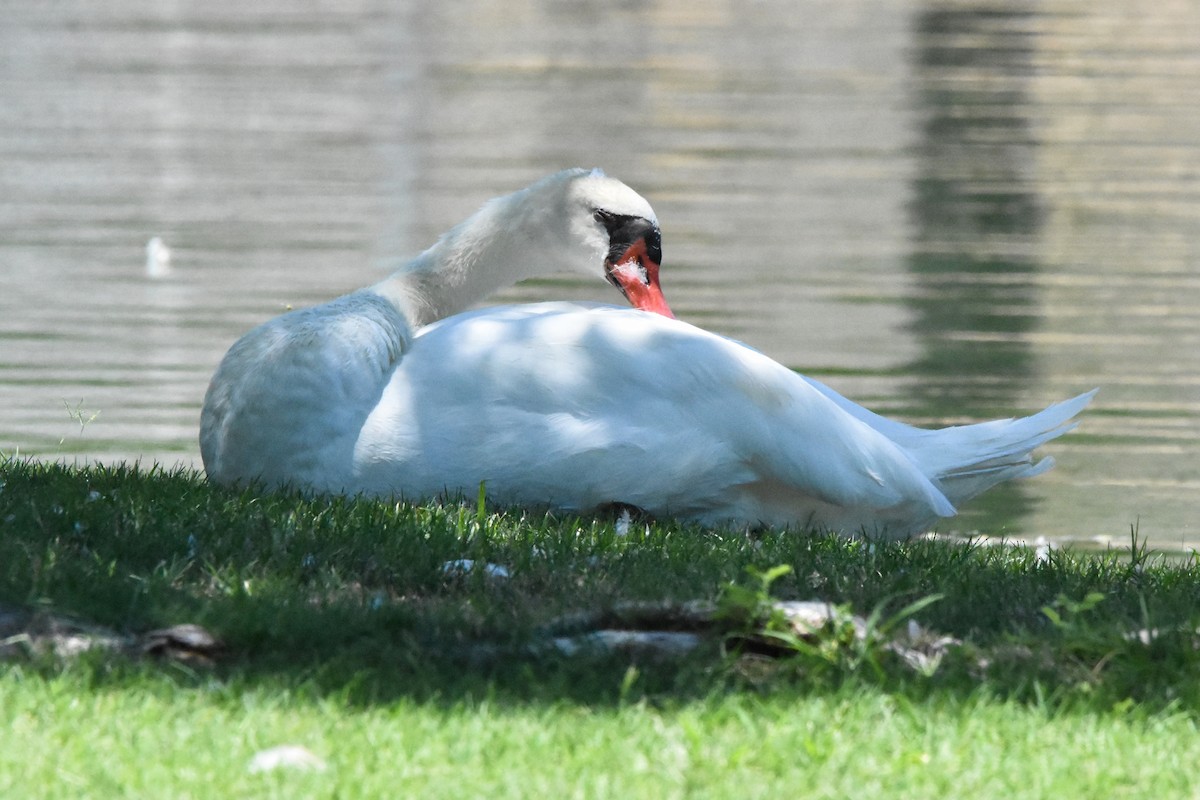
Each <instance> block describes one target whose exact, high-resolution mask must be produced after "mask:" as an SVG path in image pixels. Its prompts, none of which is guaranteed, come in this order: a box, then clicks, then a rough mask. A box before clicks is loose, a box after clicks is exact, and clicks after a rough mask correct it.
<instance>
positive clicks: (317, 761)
mask: <svg viewBox="0 0 1200 800" xmlns="http://www.w3.org/2000/svg"><path fill="white" fill-rule="evenodd" d="M276 769H299V770H315V771H317V772H320V771H322V770H324V769H325V760H324V759H323V758H321V757H320V756H318V755H316V754H315V753H313V752H312V751H311V750H309V749H308V748H306V747H301V746H300V745H298V744H281V745H279V746H278V747H270V748H267V749H266V750H263V751H261V752H258V753H255V754H254V758H252V759H250V772H252V773H253V772H270V771H271V770H276Z"/></svg>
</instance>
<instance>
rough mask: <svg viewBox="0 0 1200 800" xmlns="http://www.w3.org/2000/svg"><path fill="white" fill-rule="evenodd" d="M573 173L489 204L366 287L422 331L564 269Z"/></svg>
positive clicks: (556, 177)
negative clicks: (523, 283) (492, 296)
mask: <svg viewBox="0 0 1200 800" xmlns="http://www.w3.org/2000/svg"><path fill="white" fill-rule="evenodd" d="M576 172H577V171H576V170H568V171H566V172H561V173H558V174H557V175H553V176H551V177H550V178H548V179H545V180H543V181H539V182H538V183H535V184H534V185H532V186H530V187H528V188H526V189H522V190H521V191H519V192H515V193H513V194H510V195H505V196H504V197H498V198H496V199H494V200H491V201H489V202H488V203H486V204H485V205H484V206H483V208H481V209H479V211H477V212H475V213H474V214H472V215H471V216H470V217H468V218H467V219H466V220H464V221H463V222H461V223H459V224H458V225H456V226H455V227H453V228H451V229H450V230H449V231H447V232H446V234H445V235H443V236H442V237H441V238H440V239H438V241H437V242H436V243H435V244H434V245H433V246H432V247H430V248H429V249H428V250H426V251H425V252H423V253H421V254H420V255H419V256H417V257H416V258H414V259H413V260H412V261H410V262H409V263H408V264H406V265H404V266H403V267H401V268H400V269H399V270H397V271H396V272H395V273H393V274H392V275H391V276H390V277H389V278H387V279H385V280H383V281H381V282H380V283H378V284H376V285H375V286H373V287H371V289H372V290H373V291H374V292H376V293H377V294H380V295H382V296H384V297H386V298H387V299H388V300H390V301H391V302H392V303H394V304H395V305H396V306H397V307H398V308H399V309H400V311H401V312H402V313H403V314H404V315H405V316H406V317H407V318H408V320H409V322H410V324H412V325H413V327H420V326H422V325H427V324H429V323H430V322H434V321H435V320H439V319H441V318H443V317H447V316H450V315H452V314H456V313H458V312H459V311H463V310H464V309H466V308H468V307H470V306H471V305H473V304H474V303H477V302H478V301H480V300H482V299H483V298H484V297H486V296H487V295H489V294H491V293H492V292H494V291H496V290H497V289H501V288H504V287H505V286H511V285H512V284H514V283H516V282H518V281H521V280H524V279H525V278H532V277H537V276H539V275H545V274H550V273H553V272H558V271H561V270H563V269H564V268H566V267H568V263H567V258H569V256H567V255H566V253H565V243H566V239H567V234H566V229H565V221H564V219H563V214H562V213H561V211H560V210H559V209H560V208H561V206H562V205H563V203H564V202H565V200H564V194H565V187H566V185H567V184H568V182H569V181H570V179H571V178H573V177H574V176H575V173H576ZM578 172H580V173H582V172H583V170H578Z"/></svg>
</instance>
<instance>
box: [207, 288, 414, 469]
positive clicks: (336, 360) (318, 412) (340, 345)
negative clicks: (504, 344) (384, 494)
mask: <svg viewBox="0 0 1200 800" xmlns="http://www.w3.org/2000/svg"><path fill="white" fill-rule="evenodd" d="M410 338H411V336H410V333H409V330H408V325H407V323H406V322H405V320H404V317H403V316H402V315H401V314H400V313H399V312H398V311H397V310H396V308H395V307H394V306H393V305H392V304H391V303H389V302H387V301H386V300H384V299H383V298H381V297H379V296H378V295H375V294H373V293H371V292H356V293H354V294H350V295H346V296H344V297H340V298H338V299H336V300H333V301H331V302H329V303H325V304H323V305H319V306H315V307H313V308H306V309H301V310H297V311H292V312H289V313H287V314H284V315H282V316H280V317H276V318H275V319H272V320H270V321H269V322H266V323H264V324H263V325H260V326H259V327H257V328H255V329H253V330H251V331H250V332H249V333H247V334H246V335H245V336H243V337H242V338H241V339H239V340H238V341H237V342H236V343H235V344H234V346H233V347H232V348H230V350H229V352H228V353H227V354H226V355H225V358H224V360H222V362H221V365H220V366H219V367H218V369H217V371H216V373H215V374H214V375H213V379H212V381H211V382H210V384H209V388H208V392H207V394H206V396H205V401H204V410H203V412H202V414H201V423H200V449H201V455H202V457H203V459H204V466H205V470H206V471H207V473H208V475H209V478H210V479H211V480H214V481H216V482H218V483H222V484H244V483H248V482H252V481H259V482H262V483H264V484H266V485H268V486H279V485H293V486H297V487H302V488H308V489H316V490H320V491H345V490H353V489H354V486H353V485H352V484H351V482H350V474H351V466H352V458H353V448H354V443H355V442H356V441H357V439H358V434H359V431H360V429H361V428H362V424H363V422H364V421H365V419H366V418H367V415H368V414H369V413H370V411H371V410H372V409H373V408H374V407H375V405H376V404H377V403H378V401H379V397H380V395H381V394H382V393H383V390H384V388H385V387H386V386H387V383H388V380H389V378H390V376H391V374H392V372H393V371H394V369H395V367H396V365H397V364H398V363H400V361H401V357H402V355H403V353H404V352H405V350H406V349H407V347H408V343H409V341H410Z"/></svg>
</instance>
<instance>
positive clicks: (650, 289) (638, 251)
mask: <svg viewBox="0 0 1200 800" xmlns="http://www.w3.org/2000/svg"><path fill="white" fill-rule="evenodd" d="M660 252H661V251H660ZM604 273H605V275H606V276H607V277H608V280H609V282H610V283H612V285H613V286H616V287H617V288H618V289H620V290H621V294H623V295H625V299H626V300H628V301H629V302H630V304H631V305H632V306H633V307H634V308H640V309H641V310H642V311H652V312H654V313H655V314H662V315H663V316H664V317H668V318H670V319H675V315H674V314H672V313H671V307H670V306H668V305H667V298H665V297H663V292H662V287H661V286H660V285H659V283H658V261H656V260H655V259H654V258H653V257H651V254H650V248H648V247H647V245H646V239H645V237H639V238H637V239H635V240H634V241H633V243H632V244H631V245H629V247H628V248H626V249H625V252H624V253H622V254H621V256H620V257H619V258H617V259H616V260H613V259H612V258H609V259H608V260H606V261H605V262H604Z"/></svg>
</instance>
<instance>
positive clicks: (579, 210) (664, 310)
mask: <svg viewBox="0 0 1200 800" xmlns="http://www.w3.org/2000/svg"><path fill="white" fill-rule="evenodd" d="M566 175H567V176H568V181H567V185H566V190H567V191H566V205H567V224H568V231H567V238H568V240H569V241H570V242H571V244H572V249H573V250H576V251H577V252H580V253H582V254H583V255H584V258H583V259H582V261H579V262H578V263H577V266H578V267H579V268H580V269H582V270H584V271H585V272H588V273H590V274H596V273H600V274H601V275H602V276H603V277H604V279H605V280H607V281H608V282H609V283H611V284H612V285H613V286H615V287H617V289H618V290H620V292H621V294H623V295H625V298H626V299H627V300H628V301H629V302H630V303H631V304H632V305H634V306H635V307H637V308H640V309H642V310H644V311H653V312H655V313H657V314H662V315H664V316H667V317H674V316H675V315H674V314H672V313H671V309H670V307H669V306H668V305H667V301H666V298H664V297H663V293H662V287H661V286H660V285H659V282H658V268H659V264H660V263H661V262H662V234H661V232H660V231H659V229H658V218H657V217H656V216H655V215H654V209H652V208H650V204H649V203H648V202H646V198H644V197H642V196H641V195H640V194H638V193H637V192H635V191H634V190H633V189H630V188H629V187H628V186H626V185H625V184H623V183H621V182H620V181H619V180H617V179H616V178H610V177H608V176H607V175H605V174H604V173H603V172H601V171H600V170H598V169H595V170H591V171H588V170H571V171H569V172H568V173H566Z"/></svg>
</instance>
